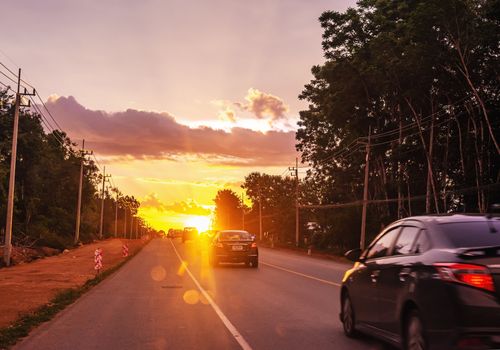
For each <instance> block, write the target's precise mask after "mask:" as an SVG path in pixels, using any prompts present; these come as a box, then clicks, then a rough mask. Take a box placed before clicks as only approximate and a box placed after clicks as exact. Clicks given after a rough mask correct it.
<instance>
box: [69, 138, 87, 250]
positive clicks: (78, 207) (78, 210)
mask: <svg viewBox="0 0 500 350" xmlns="http://www.w3.org/2000/svg"><path fill="white" fill-rule="evenodd" d="M90 154H92V151H90V152H87V151H85V140H83V141H82V149H81V150H80V155H81V157H82V159H81V161H80V181H79V182H78V202H77V204H76V227H75V239H74V240H73V243H74V244H77V243H78V240H79V239H80V216H81V211H82V187H83V166H84V164H83V163H84V161H85V156H86V155H90Z"/></svg>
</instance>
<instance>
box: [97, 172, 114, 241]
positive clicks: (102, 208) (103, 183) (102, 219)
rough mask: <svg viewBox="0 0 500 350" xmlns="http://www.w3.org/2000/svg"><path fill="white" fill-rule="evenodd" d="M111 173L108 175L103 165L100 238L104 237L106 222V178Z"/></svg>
mask: <svg viewBox="0 0 500 350" xmlns="http://www.w3.org/2000/svg"><path fill="white" fill-rule="evenodd" d="M110 176H111V175H106V167H103V171H102V197H101V220H100V223H99V239H102V226H103V223H104V186H105V184H106V179H107V178H108V177H110Z"/></svg>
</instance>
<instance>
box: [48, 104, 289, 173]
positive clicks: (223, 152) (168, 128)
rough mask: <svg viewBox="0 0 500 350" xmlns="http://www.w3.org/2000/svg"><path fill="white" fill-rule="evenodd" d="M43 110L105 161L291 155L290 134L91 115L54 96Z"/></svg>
mask: <svg viewBox="0 0 500 350" xmlns="http://www.w3.org/2000/svg"><path fill="white" fill-rule="evenodd" d="M271 105H272V104H271ZM252 106H254V107H252V108H256V110H261V111H262V113H264V111H267V110H271V109H272V108H274V109H276V111H277V112H276V113H278V111H279V107H278V106H277V105H275V107H272V108H271V107H265V108H264V107H255V106H256V105H255V104H252ZM47 107H48V108H49V110H50V111H51V113H52V114H53V115H54V116H55V118H56V119H57V120H58V121H59V124H60V125H61V127H62V128H63V129H64V131H66V132H67V134H68V135H69V136H70V137H71V139H72V140H74V141H79V140H81V139H85V144H86V145H88V148H90V149H93V150H94V151H95V152H97V153H99V154H101V155H103V156H106V157H127V158H134V159H143V158H157V159H162V158H168V159H175V158H176V157H177V158H178V157H179V155H194V156H197V157H201V158H205V159H207V160H208V161H212V162H213V163H216V164H231V165H242V166H245V165H246V166H272V165H283V164H288V163H289V162H290V159H293V158H295V154H296V152H295V132H293V131H287V132H284V131H268V132H266V133H263V132H258V131H254V130H250V129H246V128H241V127H234V128H232V129H231V131H229V132H228V131H223V130H215V129H213V128H210V127H206V126H200V127H197V128H190V127H188V126H186V125H182V124H179V123H177V122H176V120H175V119H174V117H173V116H172V115H170V114H168V113H158V112H148V111H139V110H135V109H127V110H126V111H122V112H116V113H108V112H104V111H96V110H90V109H87V108H85V107H84V106H82V105H81V104H79V103H78V102H77V101H76V99H75V98H74V97H72V96H69V97H56V96H53V97H51V98H50V99H49V100H48V101H47ZM274 109H273V110H274ZM277 115H278V116H279V114H277Z"/></svg>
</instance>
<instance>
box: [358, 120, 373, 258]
mask: <svg viewBox="0 0 500 350" xmlns="http://www.w3.org/2000/svg"><path fill="white" fill-rule="evenodd" d="M371 135H372V127H371V125H370V126H369V127H368V142H367V144H366V159H365V184H364V188H363V212H362V214H361V240H360V242H359V247H360V248H361V249H362V250H363V249H365V238H366V208H367V206H368V177H369V175H370V146H371Z"/></svg>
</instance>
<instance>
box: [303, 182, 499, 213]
mask: <svg viewBox="0 0 500 350" xmlns="http://www.w3.org/2000/svg"><path fill="white" fill-rule="evenodd" d="M495 187H499V188H500V182H495V183H491V184H486V185H481V186H472V187H466V188H459V189H456V190H450V191H445V192H441V197H443V196H444V197H447V196H449V195H451V194H464V193H467V192H471V191H476V190H478V189H483V190H484V189H491V188H495ZM426 197H427V195H426V194H422V195H418V196H411V197H401V198H387V199H370V200H368V204H385V203H397V202H398V201H408V200H410V201H411V200H421V199H425V198H426ZM362 204H363V201H362V200H356V201H352V202H348V203H333V204H310V205H301V206H300V208H301V209H335V208H345V207H354V206H359V205H362Z"/></svg>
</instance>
